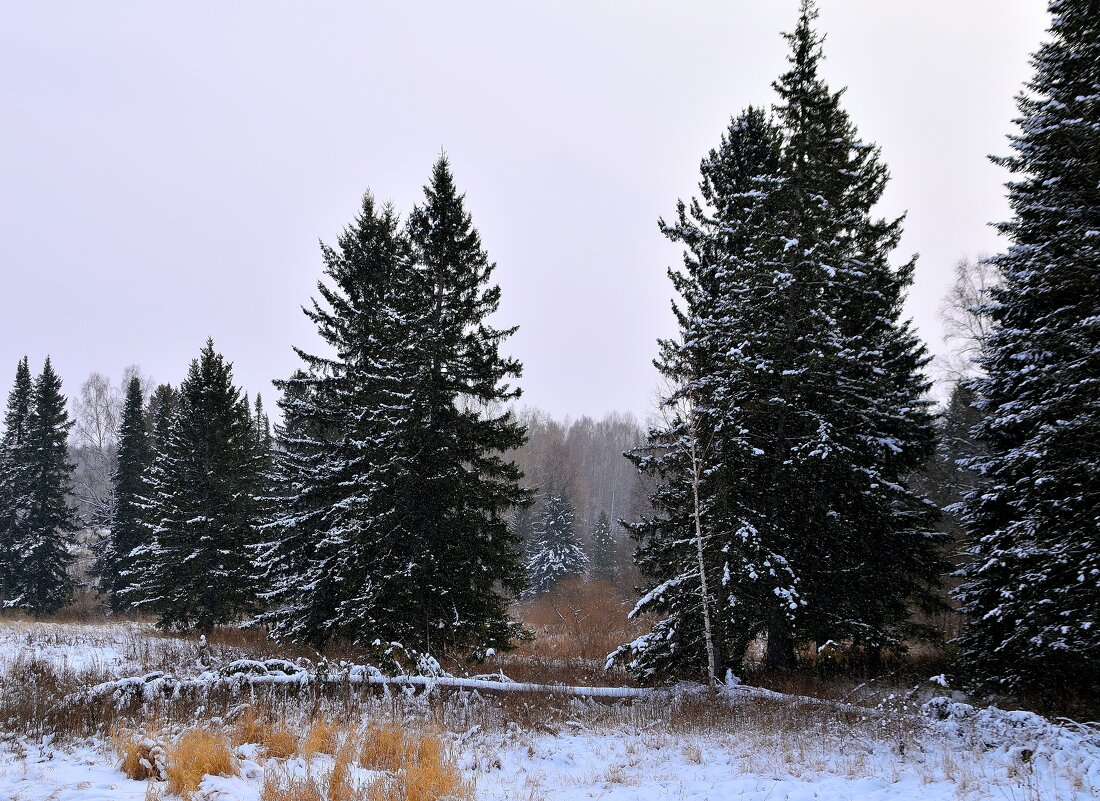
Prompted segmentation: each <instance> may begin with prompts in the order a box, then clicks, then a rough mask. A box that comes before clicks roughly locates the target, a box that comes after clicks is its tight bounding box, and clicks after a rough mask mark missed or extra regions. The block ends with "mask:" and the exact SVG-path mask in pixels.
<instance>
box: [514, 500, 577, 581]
mask: <svg viewBox="0 0 1100 801" xmlns="http://www.w3.org/2000/svg"><path fill="white" fill-rule="evenodd" d="M573 513H574V510H573V504H572V503H570V502H569V499H568V498H567V497H566V496H565V495H564V494H563V493H554V492H551V493H550V494H549V495H548V496H547V498H546V503H545V504H544V505H543V509H542V517H541V518H540V519H539V521H538V524H537V526H536V527H535V547H534V553H533V554H532V555H531V560H530V561H529V562H528V563H527V594H528V595H544V594H545V593H548V592H550V590H552V589H553V588H554V585H555V584H557V583H558V582H559V581H561V579H563V578H565V577H566V576H579V575H582V574H583V573H584V571H585V569H586V568H587V567H588V557H587V556H585V553H584V551H583V550H582V549H581V545H580V543H579V542H578V541H577V535H576V533H575V532H574V531H573Z"/></svg>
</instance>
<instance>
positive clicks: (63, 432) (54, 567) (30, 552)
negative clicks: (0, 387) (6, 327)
mask: <svg viewBox="0 0 1100 801" xmlns="http://www.w3.org/2000/svg"><path fill="white" fill-rule="evenodd" d="M72 425H73V424H72V421H70V420H69V412H68V410H67V408H66V400H65V396H64V395H62V394H61V379H60V378H58V376H57V373H55V372H54V369H53V365H52V364H51V362H50V359H49V358H48V357H47V359H46V363H45V364H44V365H43V366H42V372H41V373H40V374H39V376H38V378H36V379H35V381H34V390H33V392H32V398H31V414H30V420H29V422H28V425H27V447H26V461H25V466H26V481H27V484H26V513H25V517H24V518H23V520H22V522H21V523H20V524H19V525H18V526H17V528H16V538H15V553H16V555H17V558H18V559H19V560H20V566H19V570H18V577H17V583H16V588H15V592H13V593H12V595H13V596H14V597H13V598H12V600H11V601H10V605H11V606H14V607H16V608H18V609H25V610H26V611H28V612H32V613H34V614H48V613H50V612H56V611H57V610H58V609H60V608H61V607H62V606H64V605H65V604H67V603H68V602H69V601H70V600H72V595H73V586H74V582H73V577H72V575H71V574H70V572H69V568H70V566H71V565H72V562H73V555H72V553H71V551H70V548H71V546H72V544H73V536H72V535H73V533H74V532H75V531H76V529H77V524H76V519H75V515H74V513H73V510H72V509H70V508H69V505H68V503H67V501H68V494H69V492H70V486H71V477H72V472H73V466H72V465H71V464H70V463H69V461H68V453H69V449H68V439H69V429H70V428H72Z"/></svg>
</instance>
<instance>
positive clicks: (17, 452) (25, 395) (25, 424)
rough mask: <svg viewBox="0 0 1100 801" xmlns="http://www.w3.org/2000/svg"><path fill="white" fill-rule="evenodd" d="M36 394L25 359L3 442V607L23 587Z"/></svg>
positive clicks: (17, 372) (18, 372)
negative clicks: (22, 541)
mask: <svg viewBox="0 0 1100 801" xmlns="http://www.w3.org/2000/svg"><path fill="white" fill-rule="evenodd" d="M32 391H33V387H32V381H31V369H30V365H29V364H28V362H27V357H26V356H24V357H23V358H22V359H21V360H20V362H19V364H18V366H17V367H16V370H15V383H14V384H13V385H12V388H11V392H10V393H9V395H8V403H7V409H6V411H5V413H4V436H3V438H2V439H0V606H8V605H10V602H11V601H12V600H13V594H14V593H15V592H16V588H17V587H18V586H19V569H20V567H21V565H22V559H21V557H20V556H19V555H18V552H17V551H16V543H17V540H18V536H19V531H20V527H21V525H22V523H23V521H24V520H25V519H26V515H27V506H28V502H29V501H28V494H29V491H28V487H27V462H28V450H27V448H28V433H29V427H30V419H31V394H32Z"/></svg>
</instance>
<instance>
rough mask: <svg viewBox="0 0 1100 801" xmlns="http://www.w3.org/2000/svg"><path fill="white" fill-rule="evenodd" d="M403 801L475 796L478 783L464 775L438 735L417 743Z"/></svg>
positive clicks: (408, 766) (456, 799)
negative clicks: (474, 783) (470, 780)
mask: <svg viewBox="0 0 1100 801" xmlns="http://www.w3.org/2000/svg"><path fill="white" fill-rule="evenodd" d="M403 778H404V784H405V797H404V799H402V801H437V799H441V798H450V799H455V801H458V799H473V797H474V786H473V783H472V782H467V781H466V780H465V779H463V778H462V773H461V772H460V771H459V769H458V766H457V765H455V762H454V759H453V758H452V757H451V755H450V754H449V753H448V752H447V750H446V748H444V746H443V743H442V741H440V739H439V738H438V737H436V736H434V735H423V736H421V737H420V740H419V742H418V743H417V749H416V761H415V762H412V763H410V764H408V765H406V767H405V771H404V776H403Z"/></svg>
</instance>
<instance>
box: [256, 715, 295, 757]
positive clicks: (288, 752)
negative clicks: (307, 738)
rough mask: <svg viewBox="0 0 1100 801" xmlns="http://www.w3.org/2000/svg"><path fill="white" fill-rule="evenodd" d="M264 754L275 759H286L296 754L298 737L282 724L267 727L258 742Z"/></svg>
mask: <svg viewBox="0 0 1100 801" xmlns="http://www.w3.org/2000/svg"><path fill="white" fill-rule="evenodd" d="M260 745H262V746H263V749H264V754H265V755H266V756H269V757H273V758H275V759H286V758H287V757H290V756H294V754H296V753H297V752H298V735H297V734H295V733H294V730H293V729H291V728H290V727H289V726H287V725H286V724H283V723H278V724H276V725H274V726H269V727H268V729H267V731H266V732H264V738H263V740H261V741H260Z"/></svg>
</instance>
